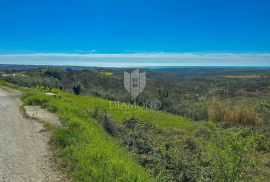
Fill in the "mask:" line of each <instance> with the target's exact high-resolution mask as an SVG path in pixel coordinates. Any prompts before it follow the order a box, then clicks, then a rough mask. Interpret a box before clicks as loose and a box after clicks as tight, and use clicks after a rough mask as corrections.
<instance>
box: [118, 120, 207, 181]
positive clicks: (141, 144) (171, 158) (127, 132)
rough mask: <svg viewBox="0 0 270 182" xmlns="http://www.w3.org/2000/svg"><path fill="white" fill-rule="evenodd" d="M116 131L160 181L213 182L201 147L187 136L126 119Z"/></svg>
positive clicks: (129, 149) (124, 143)
mask: <svg viewBox="0 0 270 182" xmlns="http://www.w3.org/2000/svg"><path fill="white" fill-rule="evenodd" d="M117 131H118V133H117V135H118V138H119V140H121V142H122V145H123V146H125V147H126V148H127V149H128V151H129V152H130V153H131V154H132V155H133V156H134V157H135V158H136V159H137V161H138V162H139V163H140V164H141V165H142V166H143V167H145V168H146V169H148V170H149V171H150V172H151V174H152V175H153V176H156V180H157V181H210V180H211V178H212V174H211V169H210V168H209V164H208V161H205V159H204V153H203V151H202V148H201V146H200V144H199V143H198V142H197V141H196V139H195V138H194V137H192V136H190V135H188V134H187V133H185V132H182V131H177V130H173V129H161V128H157V127H154V126H152V125H150V124H147V123H144V122H141V121H137V120H135V119H130V120H126V121H125V122H124V123H123V126H122V127H120V128H119V129H118V130H117Z"/></svg>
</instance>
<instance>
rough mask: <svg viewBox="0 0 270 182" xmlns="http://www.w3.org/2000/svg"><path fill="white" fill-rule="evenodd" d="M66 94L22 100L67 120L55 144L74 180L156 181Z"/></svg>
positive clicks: (55, 133)
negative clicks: (44, 108) (51, 111)
mask: <svg viewBox="0 0 270 182" xmlns="http://www.w3.org/2000/svg"><path fill="white" fill-rule="evenodd" d="M64 95H66V94H62V95H61V97H58V98H54V97H51V96H46V95H45V94H43V93H42V92H40V91H27V92H26V94H25V95H24V96H23V97H22V98H23V101H24V104H30V105H41V106H43V107H46V108H48V109H49V110H54V111H56V113H57V114H58V115H59V116H60V118H62V120H63V121H64V122H63V123H64V126H65V127H64V128H60V129H55V130H54V131H53V136H52V139H51V141H52V143H53V144H55V145H56V146H58V148H59V152H58V154H59V156H60V157H61V159H62V161H63V162H62V164H61V165H62V166H61V167H62V168H64V169H65V170H66V172H67V173H69V174H70V175H71V178H72V180H73V181H152V180H153V179H152V178H151V177H150V176H149V174H148V172H147V171H145V170H144V169H143V168H142V167H141V166H140V165H139V164H137V163H136V162H135V161H134V160H133V159H132V158H131V157H130V156H129V155H128V154H127V153H126V151H125V150H124V149H122V148H121V147H119V145H118V143H117V142H116V141H115V139H114V138H112V137H111V136H110V135H108V134H107V133H106V132H105V131H104V129H103V128H102V127H101V126H100V125H99V124H98V123H97V122H96V121H95V120H94V119H91V118H90V117H89V116H88V113H87V112H85V110H84V109H82V107H81V106H80V105H78V104H77V102H76V101H72V102H71V101H70V100H69V99H70V97H71V96H68V95H66V97H65V96H64ZM78 98H79V97H78ZM52 108H53V109H52Z"/></svg>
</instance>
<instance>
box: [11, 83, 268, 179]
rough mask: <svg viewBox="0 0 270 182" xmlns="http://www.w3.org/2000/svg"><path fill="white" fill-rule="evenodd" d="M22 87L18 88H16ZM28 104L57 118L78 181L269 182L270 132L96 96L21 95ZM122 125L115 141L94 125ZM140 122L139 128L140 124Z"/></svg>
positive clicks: (57, 141)
mask: <svg viewBox="0 0 270 182" xmlns="http://www.w3.org/2000/svg"><path fill="white" fill-rule="evenodd" d="M15 87H16V86H15ZM21 89H22V90H23V91H24V92H25V94H24V95H23V97H22V99H23V101H24V104H28V105H41V106H42V107H44V108H47V109H48V110H50V111H52V112H55V113H56V114H57V115H58V116H59V117H60V118H61V120H62V121H63V124H64V128H61V129H53V132H52V133H53V136H52V139H51V142H52V144H53V145H55V146H56V148H57V149H58V150H57V151H58V152H57V154H58V155H59V157H60V159H61V162H60V164H61V168H63V169H64V170H65V171H66V172H67V173H68V174H70V176H71V178H72V180H73V181H228V180H231V181H245V180H247V179H249V181H267V180H266V179H269V177H270V174H269V167H268V165H269V163H270V161H269V160H268V159H269V157H270V147H269V146H270V144H269V142H268V138H269V135H267V133H269V132H268V131H269V129H267V127H264V128H260V127H259V128H257V127H251V126H229V125H228V124H227V123H221V124H215V123H212V122H194V121H191V120H188V119H186V118H184V117H182V116H177V115H172V114H168V113H164V112H160V111H154V110H150V109H143V108H138V107H135V106H129V105H127V104H124V103H120V108H119V107H118V106H117V102H111V101H109V100H105V99H101V98H98V97H93V96H76V95H73V94H68V93H65V92H62V91H60V90H53V92H54V93H56V95H57V96H56V97H53V96H48V95H45V92H47V91H46V90H44V89H40V88H39V89H37V88H21ZM97 111H98V113H99V114H100V115H103V114H104V113H105V114H106V115H107V116H108V117H109V118H110V119H111V120H112V121H113V122H115V124H116V125H117V126H116V127H115V128H114V129H116V130H117V131H116V132H115V133H113V135H111V134H110V133H108V132H106V130H105V129H104V127H102V124H101V123H100V121H99V117H94V115H95V112H97ZM134 119H135V120H134Z"/></svg>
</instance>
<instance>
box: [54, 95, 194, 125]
mask: <svg viewBox="0 0 270 182" xmlns="http://www.w3.org/2000/svg"><path fill="white" fill-rule="evenodd" d="M57 94H58V95H59V96H61V97H62V98H63V100H65V101H66V102H69V103H74V104H77V105H78V106H79V107H81V109H82V110H89V111H93V110H94V109H95V108H96V107H99V109H100V110H103V111H105V112H107V113H109V114H110V115H111V117H112V118H113V119H114V121H116V122H122V121H124V120H125V119H129V118H131V117H135V118H136V119H139V120H142V121H144V122H148V123H151V124H153V125H155V126H159V127H169V128H189V127H195V125H197V126H198V123H194V122H192V121H191V120H189V119H187V118H185V117H182V116H179V115H173V114H169V113H165V112H161V111H157V110H151V109H145V108H142V107H136V106H132V105H128V104H126V103H122V102H113V101H109V100H105V99H101V98H98V97H93V96H76V95H72V94H68V93H63V92H58V93H57ZM118 103H119V104H118ZM118 105H119V107H118Z"/></svg>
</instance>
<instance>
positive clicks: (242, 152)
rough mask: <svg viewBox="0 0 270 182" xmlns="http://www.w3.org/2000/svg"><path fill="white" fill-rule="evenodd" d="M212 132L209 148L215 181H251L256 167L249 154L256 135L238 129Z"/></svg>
mask: <svg viewBox="0 0 270 182" xmlns="http://www.w3.org/2000/svg"><path fill="white" fill-rule="evenodd" d="M212 131H213V130H212ZM213 133H214V134H215V136H214V142H213V143H212V144H211V145H209V149H210V151H211V153H210V154H211V158H212V162H211V163H212V165H213V167H212V169H214V176H215V181H224V182H227V181H231V182H233V181H252V179H253V177H254V176H255V172H256V168H255V161H254V160H253V159H252V158H251V157H250V156H251V155H250V154H252V153H253V152H254V150H255V148H256V142H255V140H256V135H253V134H247V133H243V132H242V131H240V130H239V129H237V130H236V131H235V130H231V131H230V130H228V131H225V132H224V133H223V134H222V132H219V133H217V132H216V131H213Z"/></svg>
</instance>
